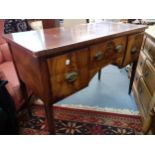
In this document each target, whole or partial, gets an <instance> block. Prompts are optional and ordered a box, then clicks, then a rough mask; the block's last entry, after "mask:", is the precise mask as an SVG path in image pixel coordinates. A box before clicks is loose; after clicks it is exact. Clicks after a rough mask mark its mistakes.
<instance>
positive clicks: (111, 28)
mask: <svg viewBox="0 0 155 155" xmlns="http://www.w3.org/2000/svg"><path fill="white" fill-rule="evenodd" d="M146 28H147V27H146V26H144V25H133V24H123V23H113V22H101V23H89V24H80V25H76V26H73V27H59V28H51V29H44V30H36V31H27V32H18V33H12V34H5V35H4V38H5V39H6V40H7V41H8V42H12V43H15V44H18V45H19V46H22V47H24V48H25V49H27V50H28V51H29V52H30V53H32V54H34V55H35V56H46V55H48V54H50V55H52V54H56V53H59V52H62V51H65V50H71V49H74V48H78V47H80V46H84V45H88V44H91V43H96V42H99V41H102V40H104V39H110V38H112V37H119V36H122V35H127V34H131V33H136V32H140V31H144V30H145V29H146Z"/></svg>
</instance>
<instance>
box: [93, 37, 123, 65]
mask: <svg viewBox="0 0 155 155" xmlns="http://www.w3.org/2000/svg"><path fill="white" fill-rule="evenodd" d="M125 47H126V37H119V38H116V39H112V40H109V41H105V42H103V43H98V44H95V45H92V46H90V68H101V67H103V66H105V65H107V64H110V63H113V62H116V63H117V65H119V66H120V65H121V63H122V60H123V55H124V52H125Z"/></svg>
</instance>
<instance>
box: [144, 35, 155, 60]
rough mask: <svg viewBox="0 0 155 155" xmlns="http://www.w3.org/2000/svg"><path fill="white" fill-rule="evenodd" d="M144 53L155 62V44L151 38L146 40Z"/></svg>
mask: <svg viewBox="0 0 155 155" xmlns="http://www.w3.org/2000/svg"><path fill="white" fill-rule="evenodd" d="M144 52H145V53H146V54H148V56H149V57H150V59H151V61H152V62H155V42H154V41H153V40H152V39H151V38H149V37H147V38H146V41H145V44H144Z"/></svg>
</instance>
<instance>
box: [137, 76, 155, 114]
mask: <svg viewBox="0 0 155 155" xmlns="http://www.w3.org/2000/svg"><path fill="white" fill-rule="evenodd" d="M137 92H138V98H139V100H140V102H141V104H142V107H143V109H144V112H145V115H147V113H148V110H149V104H150V101H151V98H152V96H151V94H150V92H149V90H148V88H147V86H146V84H145V83H144V80H143V78H142V77H140V79H139V82H138V86H137Z"/></svg>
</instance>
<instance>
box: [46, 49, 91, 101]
mask: <svg viewBox="0 0 155 155" xmlns="http://www.w3.org/2000/svg"><path fill="white" fill-rule="evenodd" d="M88 59H89V51H88V49H87V48H84V49H81V50H75V51H72V52H70V53H67V54H64V55H61V56H56V57H53V58H50V59H48V61H47V62H48V68H49V73H50V80H51V89H52V97H53V99H54V100H55V101H58V100H60V99H62V98H64V97H66V96H69V95H71V94H73V93H74V92H77V91H78V90H80V89H82V88H84V87H86V86H87V84H88V79H89V73H88Z"/></svg>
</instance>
